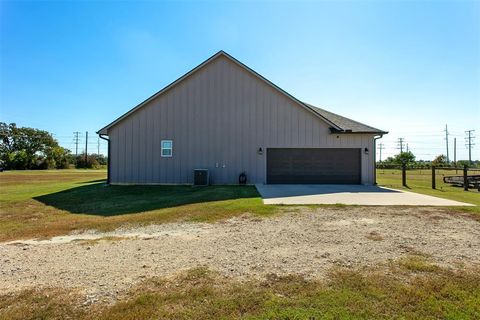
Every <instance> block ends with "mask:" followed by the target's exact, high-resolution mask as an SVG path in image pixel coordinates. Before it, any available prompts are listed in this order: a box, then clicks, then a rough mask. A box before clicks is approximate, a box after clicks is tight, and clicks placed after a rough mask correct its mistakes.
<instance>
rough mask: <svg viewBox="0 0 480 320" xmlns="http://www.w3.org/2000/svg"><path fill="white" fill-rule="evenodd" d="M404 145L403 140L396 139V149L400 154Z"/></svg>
mask: <svg viewBox="0 0 480 320" xmlns="http://www.w3.org/2000/svg"><path fill="white" fill-rule="evenodd" d="M404 143H405V138H398V143H397V149H400V153H402V152H403V144H404Z"/></svg>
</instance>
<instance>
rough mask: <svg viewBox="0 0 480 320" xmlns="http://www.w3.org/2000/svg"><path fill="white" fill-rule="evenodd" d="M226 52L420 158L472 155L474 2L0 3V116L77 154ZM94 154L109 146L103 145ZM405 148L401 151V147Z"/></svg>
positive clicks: (479, 104) (477, 83)
mask: <svg viewBox="0 0 480 320" xmlns="http://www.w3.org/2000/svg"><path fill="white" fill-rule="evenodd" d="M219 50H224V51H226V52H228V53H229V54H231V55H232V56H234V57H235V58H237V59H238V60H240V61H241V62H243V63H245V64H246V65H248V66H249V67H251V68H252V69H254V70H255V71H257V72H258V73H260V74H262V75H263V76H264V77H266V78H267V79H269V80H270V81H272V82H273V83H275V84H276V85H278V86H279V87H281V88H283V89H284V90H285V91H287V92H288V93H290V94H292V95H293V96H295V97H297V98H298V99H300V100H302V101H305V102H308V103H311V104H314V105H317V106H320V107H323V108H325V109H327V110H330V111H332V112H335V113H339V114H341V115H344V116H347V117H350V118H353V119H355V120H357V121H360V122H364V123H366V124H368V125H371V126H373V127H377V128H380V129H383V130H386V131H389V134H388V135H386V136H384V137H383V138H382V139H381V140H379V142H380V143H383V146H384V149H383V152H382V158H383V159H385V157H387V156H391V155H394V154H396V153H398V152H399V150H398V148H397V141H398V138H404V139H405V142H406V143H408V148H409V150H411V151H412V152H413V153H414V154H415V155H416V156H417V159H425V160H430V159H433V158H434V157H435V156H436V155H439V154H446V140H445V131H444V130H445V125H448V131H449V133H450V135H449V139H448V141H449V145H450V149H449V152H450V158H451V159H453V153H454V151H453V143H454V138H456V140H457V160H460V159H467V158H468V151H467V149H466V147H465V139H464V138H465V130H476V131H475V132H474V135H476V136H477V137H479V138H477V139H476V145H475V146H474V148H473V150H472V158H473V159H480V1H472V2H468V1H452V2H446V1H351V2H349V1H335V2H334V1H329V2H299V1H295V2H287V1H282V2H277V1H268V2H247V1H241V2H219V1H217V2H208V1H195V2H186V1H182V2H157V1H147V2H138V1H135V2H129V1H119V2H115V1H100V2H95V1H76V2H73V1H68V2H67V1H64V2H63V1H54V2H46V1H34V2H28V1H4V0H2V1H0V121H2V122H9V123H10V122H15V123H16V124H17V125H18V126H27V127H36V128H40V129H43V130H47V131H49V132H52V133H53V134H54V136H55V137H56V138H57V140H58V141H59V142H60V144H61V145H62V146H64V147H67V148H69V149H70V150H73V151H74V150H75V146H74V142H73V141H74V134H73V133H74V132H76V131H78V132H81V136H80V143H81V145H80V146H79V152H80V150H82V151H83V149H84V145H83V144H84V143H85V132H86V131H88V132H89V144H88V148H89V152H90V151H93V152H96V151H97V147H98V144H97V143H98V142H97V136H96V134H95V132H96V131H98V130H99V129H100V128H102V127H103V126H105V125H106V124H108V123H110V122H111V121H113V120H114V119H115V118H117V117H118V116H120V115H122V114H123V113H125V112H126V111H128V110H130V109H131V108H133V107H134V106H135V105H137V104H138V103H140V102H141V101H143V100H144V99H146V98H148V97H149V96H151V95H152V94H153V93H155V92H157V91H159V90H160V89H162V88H163V87H164V86H166V85H167V84H169V83H171V82H172V81H174V80H176V79H177V78H179V77H180V76H182V75H183V74H184V73H186V72H188V71H189V70H191V69H192V68H193V67H195V66H197V65H198V64H200V63H201V62H203V61H204V60H205V59H207V58H208V57H210V56H211V55H213V54H214V53H216V52H217V51H219ZM100 142H101V143H100V152H101V153H106V144H105V143H104V142H103V141H100ZM405 147H406V145H405Z"/></svg>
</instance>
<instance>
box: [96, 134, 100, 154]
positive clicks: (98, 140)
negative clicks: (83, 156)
mask: <svg viewBox="0 0 480 320" xmlns="http://www.w3.org/2000/svg"><path fill="white" fill-rule="evenodd" d="M97 154H100V137H98V138H97Z"/></svg>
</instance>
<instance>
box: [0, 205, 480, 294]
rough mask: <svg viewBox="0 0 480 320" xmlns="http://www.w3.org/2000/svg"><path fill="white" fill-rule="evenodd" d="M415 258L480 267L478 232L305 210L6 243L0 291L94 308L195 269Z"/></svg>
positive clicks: (433, 221) (313, 271)
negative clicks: (151, 281)
mask: <svg viewBox="0 0 480 320" xmlns="http://www.w3.org/2000/svg"><path fill="white" fill-rule="evenodd" d="M380 237H381V238H380ZM59 238H61V239H59ZM78 239H87V240H93V242H94V245H91V246H87V245H85V244H82V241H78ZM95 239H121V240H120V241H103V240H99V241H95ZM75 240H77V241H75ZM412 252H414V253H422V254H425V255H427V256H428V257H429V260H431V261H432V262H433V263H436V264H438V265H439V266H443V267H448V268H461V267H463V266H467V265H480V256H479V255H478V252H480V223H479V222H477V221H474V220H472V219H469V218H467V217H464V216H454V215H452V214H450V213H448V212H446V211H443V210H442V209H437V208H431V209H425V208H422V209H421V211H418V210H417V209H415V208H385V207H375V208H373V207H368V208H365V207H364V208H362V207H353V208H342V210H338V209H329V208H318V209H309V208H302V209H301V211H300V212H294V213H286V214H283V215H280V216H277V217H275V218H266V219H258V218H256V219H250V218H245V217H242V218H235V219H230V220H226V221H223V222H221V223H214V224H207V223H180V224H178V223H173V224H163V225H152V226H148V227H143V228H136V229H128V230H127V229H120V230H117V231H115V232H108V233H96V232H88V233H84V234H76V235H69V236H65V237H57V238H53V239H51V240H47V241H45V240H44V241H38V242H37V241H24V242H16V243H2V244H0V259H1V260H0V291H2V292H4V293H9V292H18V291H20V290H23V289H29V288H33V287H60V288H69V289H73V288H75V289H76V290H78V292H80V293H81V294H83V295H85V297H88V299H89V301H91V302H96V301H113V300H115V299H116V298H117V297H118V296H120V295H122V293H123V292H126V290H128V289H129V288H130V287H131V286H132V285H134V284H136V283H139V282H140V281H142V280H143V279H145V278H149V277H153V276H170V275H174V274H177V273H178V272H180V271H182V270H187V269H190V268H194V267H197V266H206V267H208V268H211V269H213V270H216V271H218V272H220V273H221V274H222V275H224V276H226V277H232V278H236V279H249V278H263V277H265V276H266V275H267V274H271V273H273V274H278V275H287V274H298V275H302V276H305V277H307V278H318V277H320V278H321V277H323V276H325V275H326V272H328V270H329V269H330V268H331V267H332V266H342V267H347V268H354V267H355V268H356V267H368V266H375V265H378V264H382V263H388V262H389V261H391V260H396V259H399V258H401V257H402V256H405V255H407V254H411V253H412Z"/></svg>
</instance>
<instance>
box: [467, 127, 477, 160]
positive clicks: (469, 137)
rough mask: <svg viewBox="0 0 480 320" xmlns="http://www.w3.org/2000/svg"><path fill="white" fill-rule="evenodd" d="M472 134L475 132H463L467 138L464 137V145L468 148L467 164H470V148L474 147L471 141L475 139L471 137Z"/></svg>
mask: <svg viewBox="0 0 480 320" xmlns="http://www.w3.org/2000/svg"><path fill="white" fill-rule="evenodd" d="M473 132H475V130H467V131H465V133H466V134H467V136H466V137H465V141H466V142H467V144H466V145H465V147H467V148H468V162H469V163H470V164H472V146H474V145H475V144H474V143H473V139H474V138H475V137H474V136H473Z"/></svg>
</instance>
